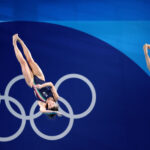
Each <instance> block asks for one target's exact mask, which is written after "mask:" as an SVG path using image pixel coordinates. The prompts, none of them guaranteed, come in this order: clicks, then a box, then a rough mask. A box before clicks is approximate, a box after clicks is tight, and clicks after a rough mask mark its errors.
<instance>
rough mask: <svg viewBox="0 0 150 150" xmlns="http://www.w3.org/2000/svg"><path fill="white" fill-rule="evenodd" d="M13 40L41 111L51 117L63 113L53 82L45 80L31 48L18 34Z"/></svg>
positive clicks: (18, 58) (16, 52) (23, 71)
mask: <svg viewBox="0 0 150 150" xmlns="http://www.w3.org/2000/svg"><path fill="white" fill-rule="evenodd" d="M12 40H13V46H14V50H15V54H16V57H17V60H18V61H19V63H20V65H21V70H22V73H23V75H24V78H25V81H26V83H27V85H28V86H29V87H31V88H33V89H34V93H35V95H36V97H37V98H38V99H39V100H38V104H39V106H40V111H41V112H42V113H45V114H47V115H48V116H49V117H51V118H52V117H54V116H56V115H61V114H60V113H59V111H58V104H57V103H56V102H57V100H58V98H59V96H58V93H57V91H56V89H55V87H54V85H53V83H52V82H45V77H44V74H43V72H42V70H41V69H40V67H39V66H38V64H37V63H36V62H35V61H34V60H33V58H32V55H31V53H30V51H29V49H28V48H27V46H26V45H25V44H24V42H23V41H22V40H21V39H20V38H19V36H18V34H14V35H13V37H12ZM17 41H18V42H19V43H20V44H21V46H22V48H23V52H24V54H25V57H26V60H27V61H26V60H25V59H24V57H23V55H22V53H21V52H20V50H19V48H18V46H17Z"/></svg>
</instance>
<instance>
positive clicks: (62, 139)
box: [0, 0, 150, 150]
mask: <svg viewBox="0 0 150 150" xmlns="http://www.w3.org/2000/svg"><path fill="white" fill-rule="evenodd" d="M149 6H150V3H149V2H148V1H142V0H139V1H133V0H131V1H129V0H126V1H118V0H115V1H110V0H106V1H98V0H94V1H85V0H80V1H78V0H77V1H74V2H73V1H72V2H71V1H68V0H65V1H58V0H55V1H42V0H41V1H29V0H27V1H17V0H13V1H11V2H9V1H2V0H0V52H1V53H0V54H1V55H0V62H1V63H0V68H1V76H0V77H1V81H0V94H1V96H0V99H1V101H0V108H1V109H0V123H1V125H0V127H1V128H0V149H2V150H7V149H10V148H11V149H15V150H19V149H23V150H24V149H38V150H41V149H56V150H57V149H65V150H70V149H72V150H74V149H79V150H80V149H82V150H84V149H95V150H99V149H102V150H117V149H119V150H120V149H121V150H127V149H128V150H134V149H135V150H145V149H146V150H147V149H150V144H149V141H150V130H149V126H150V117H149V115H150V109H149V106H150V101H149V98H148V97H149V89H150V80H149V71H148V69H147V67H146V63H145V58H144V54H143V50H142V47H143V44H144V43H146V42H147V43H149V41H150V36H149V33H150V21H149V20H150V15H149V13H150V9H149ZM14 33H18V34H19V36H20V37H21V38H22V39H23V40H24V42H25V43H26V45H27V46H28V48H29V49H30V51H31V53H32V55H33V58H34V59H35V61H36V62H37V63H38V64H39V66H40V67H41V69H42V70H43V72H44V74H45V77H46V80H47V81H52V82H53V83H54V84H55V85H56V88H57V85H58V81H60V79H62V77H63V78H64V77H66V76H67V77H68V79H66V80H65V81H64V82H63V83H61V84H60V86H59V88H58V93H59V95H60V101H62V102H59V103H60V106H61V108H62V109H63V110H64V111H65V112H66V113H67V114H66V113H65V112H63V114H64V116H63V117H61V118H56V119H54V120H49V119H48V118H47V117H46V116H45V115H41V116H40V115H39V113H38V114H37V112H38V109H39V108H38V107H36V106H35V105H33V104H36V103H35V100H36V98H35V97H34V94H33V90H32V89H30V88H28V86H27V85H26V84H25V82H24V80H23V78H22V76H20V75H21V69H20V65H19V63H18V61H17V60H16V57H15V54H14V50H13V46H12V35H13V34H14ZM22 52H23V51H22ZM70 74H71V77H72V78H69V76H68V75H70ZM75 77H79V78H81V79H77V78H75ZM13 81H14V83H13ZM8 83H9V84H8ZM11 83H13V84H12V86H10V84H11ZM63 103H64V104H63ZM34 106H35V107H36V108H35V112H33V113H36V116H35V115H32V111H33V110H34V108H33V107H34ZM75 114H76V115H75ZM33 121H34V122H35V124H36V127H37V129H36V127H35V126H34V122H33ZM37 130H38V131H37ZM39 132H40V133H39ZM43 134H44V135H43Z"/></svg>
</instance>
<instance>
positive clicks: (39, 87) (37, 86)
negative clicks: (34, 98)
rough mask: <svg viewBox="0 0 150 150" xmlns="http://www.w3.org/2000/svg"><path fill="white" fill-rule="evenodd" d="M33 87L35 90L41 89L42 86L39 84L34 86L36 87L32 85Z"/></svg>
mask: <svg viewBox="0 0 150 150" xmlns="http://www.w3.org/2000/svg"><path fill="white" fill-rule="evenodd" d="M34 87H35V88H37V89H41V88H42V85H41V84H36V85H34Z"/></svg>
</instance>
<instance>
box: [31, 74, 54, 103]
mask: <svg viewBox="0 0 150 150" xmlns="http://www.w3.org/2000/svg"><path fill="white" fill-rule="evenodd" d="M44 83H45V81H43V80H41V79H39V78H38V77H37V76H36V75H34V85H36V84H44ZM33 88H34V93H35V96H36V97H37V98H38V99H39V100H40V101H42V102H46V100H47V99H48V98H49V97H53V94H52V92H51V86H46V87H43V88H41V89H38V88H36V87H34V86H33ZM53 98H54V97H53Z"/></svg>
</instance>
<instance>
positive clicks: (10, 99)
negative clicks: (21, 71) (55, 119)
mask: <svg viewBox="0 0 150 150" xmlns="http://www.w3.org/2000/svg"><path fill="white" fill-rule="evenodd" d="M71 78H77V79H80V80H82V81H84V82H85V83H86V84H87V85H88V86H89V88H90V90H91V94H92V101H91V104H90V106H89V107H88V109H87V110H85V111H84V112H83V113H80V114H74V113H73V110H72V108H71V106H70V104H69V103H68V102H67V101H66V100H65V99H64V98H62V97H60V98H59V100H60V101H61V102H62V103H63V104H64V105H65V106H66V107H67V109H68V111H69V113H67V112H65V111H63V110H62V109H61V108H60V112H61V113H62V114H63V116H65V117H67V118H69V119H70V121H69V123H68V126H67V128H66V129H65V131H63V132H62V133H60V134H59V135H55V136H50V135H46V134H43V133H42V132H40V131H39V130H38V128H37V127H36V125H35V122H34V119H36V118H38V117H40V116H41V112H37V113H36V114H34V111H35V108H36V107H37V105H38V104H37V102H34V103H33V105H32V106H31V109H30V113H29V115H26V113H25V110H24V108H23V106H22V105H21V103H20V102H19V101H17V100H16V99H14V98H13V97H10V96H9V92H10V89H11V87H12V86H13V85H14V84H15V83H16V82H17V81H19V80H22V79H24V77H23V75H19V76H17V77H15V78H13V79H12V80H11V81H10V82H9V83H8V84H7V86H6V89H5V93H4V96H2V95H0V102H1V100H4V101H5V104H6V107H7V108H8V110H9V112H10V113H11V114H12V115H14V116H15V117H16V118H18V119H21V120H22V123H21V126H20V128H19V129H18V131H17V132H16V133H14V134H13V135H11V136H8V137H0V142H8V141H12V140H14V139H15V138H17V137H18V136H19V135H20V134H21V133H22V132H23V130H24V128H25V124H26V121H27V120H29V121H30V124H31V127H32V129H33V130H34V132H35V133H36V134H37V135H39V136H40V137H41V138H43V139H46V140H58V139H61V138H63V137H64V136H66V135H67V134H68V133H69V132H70V130H71V129H72V126H73V123H74V119H79V118H83V117H85V116H87V115H88V114H89V113H90V112H91V111H92V110H93V108H94V106H95V103H96V91H95V88H94V86H93V84H92V83H91V82H90V81H89V80H88V79H87V78H86V77H84V76H82V75H79V74H68V75H65V76H63V77H61V78H60V79H59V80H58V81H57V82H56V84H55V87H56V90H58V88H59V86H60V85H61V84H62V83H63V82H64V81H65V80H67V79H71ZM10 102H13V103H14V104H15V105H16V106H17V107H18V108H19V110H20V112H21V114H19V113H18V112H16V111H15V110H14V109H13V108H12V107H11V105H10Z"/></svg>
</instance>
